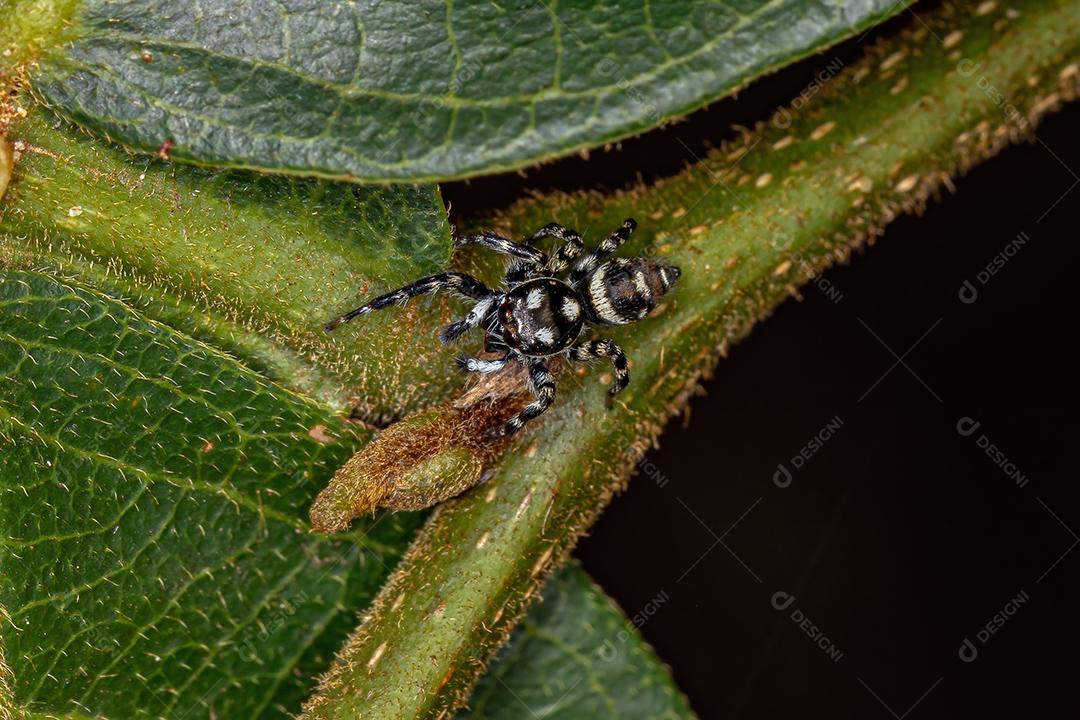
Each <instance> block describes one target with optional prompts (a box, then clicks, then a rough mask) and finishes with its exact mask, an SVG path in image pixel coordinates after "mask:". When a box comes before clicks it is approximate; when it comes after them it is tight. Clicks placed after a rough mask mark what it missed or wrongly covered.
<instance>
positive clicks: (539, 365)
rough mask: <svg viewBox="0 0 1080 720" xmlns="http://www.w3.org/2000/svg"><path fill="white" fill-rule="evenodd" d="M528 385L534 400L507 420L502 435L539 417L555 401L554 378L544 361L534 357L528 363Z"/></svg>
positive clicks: (509, 433)
mask: <svg viewBox="0 0 1080 720" xmlns="http://www.w3.org/2000/svg"><path fill="white" fill-rule="evenodd" d="M529 386H530V389H531V390H532V391H533V394H534V395H535V396H536V400H534V401H533V402H531V403H529V404H528V405H526V406H525V407H524V408H522V409H521V412H519V413H518V414H517V415H515V416H514V417H512V418H510V419H509V420H507V422H506V425H504V426H503V428H502V434H503V435H513V434H514V433H516V432H517V431H518V430H520V429H521V428H522V427H524V426H525V423H527V422H529V421H530V420H533V419H534V418H537V417H539V416H540V415H542V414H543V413H544V411H545V410H547V409H548V408H549V407H551V403H553V402H555V378H554V377H552V375H551V372H549V371H548V369H547V366H545V365H544V361H543V360H541V359H539V358H536V359H534V360H533V361H532V362H531V363H530V364H529Z"/></svg>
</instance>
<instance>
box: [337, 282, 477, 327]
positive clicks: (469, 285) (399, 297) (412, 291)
mask: <svg viewBox="0 0 1080 720" xmlns="http://www.w3.org/2000/svg"><path fill="white" fill-rule="evenodd" d="M440 290H449V291H450V292H454V293H457V294H458V295H464V296H465V297H468V298H472V299H474V300H482V299H484V298H486V297H487V296H489V295H492V294H494V293H493V291H492V290H491V289H490V288H489V287H487V286H486V285H484V283H482V282H480V281H479V280H477V279H476V278H474V277H473V276H471V275H466V274H465V273H458V272H444V273H438V274H436V275H429V276H427V277H425V278H420V279H419V280H417V281H416V282H414V283H411V284H409V285H406V286H405V287H403V288H399V289H398V290H394V291H393V292H388V293H386V294H385V295H380V296H379V297H377V298H375V299H374V300H371V301H369V302H367V303H365V304H364V305H361V306H360V307H358V308H356V309H355V310H350V311H349V312H347V313H345V314H344V315H339V316H338V317H336V318H334V319H333V320H331V321H330V322H328V323H326V326H325V329H326V331H327V332H331V331H333V330H335V329H337V328H338V327H339V326H341V325H343V324H344V323H347V322H349V321H350V320H352V319H353V318H355V317H359V316H360V315H367V314H368V313H369V312H371V311H373V310H382V309H383V308H384V307H387V306H389V305H393V304H395V303H400V302H405V301H407V300H408V299H409V298H414V297H416V296H417V295H424V294H425V293H431V292H438V291H440Z"/></svg>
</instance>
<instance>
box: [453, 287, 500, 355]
mask: <svg viewBox="0 0 1080 720" xmlns="http://www.w3.org/2000/svg"><path fill="white" fill-rule="evenodd" d="M501 297H502V295H500V294H499V293H492V294H491V295H488V296H487V297H486V298H484V299H482V300H481V301H480V302H478V303H476V304H475V305H473V308H472V310H470V311H469V314H468V315H466V316H465V317H464V318H462V319H461V320H458V321H457V322H452V323H450V324H449V325H447V326H446V327H444V328H443V329H442V332H440V333H439V341H440V342H442V344H443V345H448V344H450V343H452V342H454V341H455V340H457V339H458V338H459V337H461V336H462V335H464V334H465V333H466V332H468V331H469V330H472V329H473V328H474V327H479V326H480V324H481V323H483V322H484V318H486V317H488V316H489V315H490V314H491V312H492V311H493V310H494V309H495V304H496V303H497V302H498V301H499V298H501Z"/></svg>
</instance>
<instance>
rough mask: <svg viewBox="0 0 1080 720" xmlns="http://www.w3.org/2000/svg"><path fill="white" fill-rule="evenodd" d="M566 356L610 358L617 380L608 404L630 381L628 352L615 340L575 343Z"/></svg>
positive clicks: (573, 358)
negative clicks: (627, 360)
mask: <svg viewBox="0 0 1080 720" xmlns="http://www.w3.org/2000/svg"><path fill="white" fill-rule="evenodd" d="M566 357H568V358H570V359H571V360H575V361H577V362H588V361H589V360H595V359H596V358H602V357H606V358H610V360H611V366H612V367H613V368H614V370H615V382H614V383H613V384H612V386H611V389H609V390H608V404H610V403H611V399H612V398H614V397H615V396H616V395H618V394H619V393H620V392H622V391H623V388H625V387H626V385H627V384H628V383H629V382H630V371H629V370H628V369H627V367H626V366H627V362H626V354H625V353H624V352H623V351H622V348H620V347H619V346H618V345H616V344H615V341H614V340H590V341H589V342H584V343H581V344H580V345H574V346H572V347H571V348H570V349H569V350H567V351H566Z"/></svg>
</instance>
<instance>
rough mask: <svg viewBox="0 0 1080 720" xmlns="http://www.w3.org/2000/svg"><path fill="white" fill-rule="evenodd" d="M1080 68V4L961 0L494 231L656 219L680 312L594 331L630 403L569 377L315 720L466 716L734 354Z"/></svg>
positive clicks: (1062, 92)
mask: <svg viewBox="0 0 1080 720" xmlns="http://www.w3.org/2000/svg"><path fill="white" fill-rule="evenodd" d="M1078 56H1080V0H1057V1H1055V2H1045V1H1044V0H1016V1H1014V2H1010V3H1008V4H1007V5H1005V4H998V5H993V4H988V3H985V2H982V1H981V0H971V1H970V2H965V3H959V4H955V3H954V4H945V5H942V6H941V7H940V8H939V9H938V10H936V11H935V12H933V13H924V14H921V15H920V16H919V17H918V18H914V19H913V21H912V22H911V23H910V26H909V27H908V28H907V29H906V30H905V31H904V32H902V33H900V34H899V35H898V36H897V37H895V38H893V39H891V40H889V41H887V42H883V43H880V44H876V45H875V46H874V47H872V48H870V49H869V51H868V54H867V57H865V58H864V59H863V60H861V61H860V62H858V63H857V64H855V65H853V66H852V67H850V68H847V69H845V70H844V71H843V72H842V73H840V74H839V75H837V76H836V77H834V78H832V79H830V80H829V81H828V82H824V83H822V82H821V81H820V80H817V81H816V82H815V85H814V86H813V88H814V90H813V92H815V93H816V96H815V97H814V98H813V99H812V100H811V101H809V102H806V101H804V100H803V98H800V99H799V101H798V103H797V104H796V105H795V106H793V107H792V108H791V109H790V110H789V111H788V115H787V116H786V117H782V118H780V119H779V120H778V121H777V122H774V123H762V124H761V125H759V126H758V127H756V128H755V129H754V130H752V131H747V132H746V133H745V134H743V136H741V137H739V138H738V139H737V140H735V141H734V142H732V143H730V144H727V145H726V146H723V147H721V148H718V149H717V150H715V151H713V152H711V153H709V155H708V156H707V157H705V158H704V159H702V160H701V161H699V162H697V163H695V164H693V165H692V166H690V167H688V168H687V169H686V170H685V171H684V172H681V173H679V174H678V175H676V176H674V177H668V178H663V179H662V180H660V181H658V182H656V183H654V184H651V185H644V184H639V185H638V186H636V187H634V188H631V189H629V190H624V191H620V192H616V193H612V194H608V195H602V194H600V193H597V192H595V191H592V192H582V193H576V194H555V195H552V196H548V197H533V198H530V199H528V200H525V201H522V202H521V203H520V204H518V205H517V206H515V207H514V208H512V209H511V210H510V211H509V212H507V213H505V214H503V215H501V216H500V217H497V218H495V222H494V223H485V224H494V226H495V227H498V228H500V229H504V230H507V231H508V232H511V231H514V232H517V233H520V232H528V231H531V230H532V229H535V228H536V227H538V226H540V225H542V224H544V223H547V222H551V221H552V220H555V221H558V222H561V223H563V224H565V225H567V226H570V227H576V228H577V229H579V230H580V231H582V233H583V235H584V236H585V238H586V240H587V241H588V242H591V243H596V242H597V241H598V239H600V238H603V237H604V236H605V235H606V234H607V233H608V232H610V231H611V230H612V229H613V228H616V227H618V226H619V224H620V223H621V222H622V220H623V219H624V218H626V217H636V218H637V219H638V220H639V221H640V222H641V224H640V227H639V229H638V231H637V233H635V237H634V238H633V239H632V240H631V241H630V242H628V243H627V245H626V247H625V249H624V250H623V254H624V255H626V256H630V255H648V256H654V257H657V258H660V259H663V260H665V261H667V262H671V263H673V264H675V265H677V266H679V267H681V268H682V270H683V273H682V276H681V277H680V279H679V282H678V285H677V286H676V287H675V288H674V292H673V293H672V294H671V295H670V296H668V297H665V299H664V300H665V302H664V304H663V306H662V309H661V310H660V312H658V313H656V314H655V315H654V316H652V317H650V318H647V319H645V320H643V321H641V322H640V323H636V324H635V325H632V326H628V327H622V328H604V329H602V330H598V331H597V332H596V333H594V334H593V336H594V337H597V336H598V337H612V338H614V339H615V340H616V341H617V342H618V343H619V344H620V345H621V346H622V347H623V348H624V349H625V351H626V353H627V355H628V356H629V358H630V361H631V363H632V365H631V366H630V373H631V382H630V384H629V386H628V387H627V388H626V390H625V391H624V392H623V393H621V394H620V395H619V396H618V399H617V401H616V402H615V403H614V407H613V408H611V409H610V410H609V409H607V408H606V407H605V396H606V388H605V387H604V386H603V383H602V382H600V381H599V379H600V378H598V376H600V375H601V373H603V372H605V371H607V372H608V373H609V381H610V370H609V369H607V368H597V369H595V370H592V371H590V372H589V373H587V374H585V375H584V376H583V377H582V376H578V375H577V373H575V372H562V373H560V374H559V375H558V377H557V378H556V382H557V384H558V400H557V402H556V404H555V405H554V406H553V407H552V409H551V410H549V411H548V412H547V413H546V414H545V415H544V416H543V418H542V420H540V421H539V422H538V424H537V425H536V426H533V427H531V428H530V429H529V430H528V431H526V432H523V433H522V437H520V438H519V439H518V440H517V442H516V443H515V445H513V446H511V447H510V449H509V450H508V451H507V453H506V455H505V456H504V457H503V459H502V461H501V462H500V464H499V466H498V467H497V468H496V469H495V471H494V472H493V473H491V475H490V478H489V479H488V480H487V482H486V483H485V484H484V485H482V486H480V487H478V488H476V489H474V490H472V491H470V492H468V493H466V494H464V495H462V496H461V497H459V498H456V499H454V500H451V501H448V502H446V503H443V504H442V505H440V506H439V507H438V508H436V510H435V511H434V513H433V514H432V516H431V519H430V520H429V521H428V522H427V523H426V524H425V526H424V528H423V530H422V531H421V533H420V534H419V535H418V536H417V538H416V540H415V541H414V543H413V544H412V545H411V546H410V549H409V552H408V553H407V554H406V556H405V557H404V558H403V559H402V562H401V564H400V565H399V567H398V569H397V570H396V571H395V573H394V575H393V576H392V577H391V579H390V580H389V581H388V582H387V584H386V586H384V588H383V589H382V590H381V591H380V593H379V595H378V597H377V598H376V600H375V601H374V602H373V604H372V609H371V611H370V613H369V614H368V615H367V617H366V621H365V623H364V624H363V625H362V626H361V627H360V628H359V629H358V631H357V632H356V633H355V634H354V635H353V636H352V637H351V638H350V640H349V644H348V646H347V647H346V648H345V649H344V650H343V651H342V652H341V653H340V654H339V656H338V658H337V659H336V660H335V662H334V665H333V667H332V668H331V670H330V672H329V673H328V674H327V676H326V677H325V678H324V680H323V682H322V684H321V685H320V688H319V691H318V693H317V694H316V696H315V697H314V698H313V699H312V700H311V702H309V703H308V704H307V705H306V707H305V715H304V718H305V720H334V719H336V718H340V717H349V716H351V715H352V714H354V713H356V712H358V711H359V709H361V708H363V709H364V710H365V711H366V712H368V713H372V714H373V715H375V716H377V717H404V718H410V720H413V719H415V718H439V717H442V716H443V715H444V714H445V713H447V712H448V711H450V710H453V709H455V708H457V707H458V706H459V705H461V704H462V703H464V702H465V701H466V700H467V699H468V697H469V695H470V693H471V690H472V687H473V685H474V684H475V682H476V681H477V679H478V677H479V676H480V674H481V669H482V667H483V663H484V662H485V661H486V660H487V659H490V658H491V657H492V656H493V655H494V654H495V652H496V650H497V649H498V648H499V647H500V646H501V645H502V644H503V643H504V642H505V638H506V636H507V633H508V632H509V629H510V628H512V627H513V626H514V624H515V623H516V621H517V620H518V619H519V618H521V617H522V616H523V614H524V612H525V610H526V608H527V606H528V603H529V601H530V599H531V598H532V597H534V596H535V594H536V592H537V591H538V590H539V589H540V587H542V584H543V581H544V579H545V576H546V573H547V572H550V571H551V570H553V569H554V568H556V567H558V566H559V565H560V564H561V562H562V561H563V559H565V558H566V557H567V555H568V554H569V553H570V551H571V549H572V548H573V546H574V543H575V542H576V541H577V539H578V538H579V537H580V536H581V535H582V534H583V533H585V532H587V530H588V528H589V526H590V525H591V524H592V523H593V522H594V521H595V519H596V517H597V515H598V514H599V512H600V511H601V510H602V509H603V507H604V506H605V505H606V504H607V502H608V501H609V499H610V498H611V497H612V495H613V494H614V493H615V492H617V491H618V490H619V489H620V488H622V487H623V486H624V484H625V482H626V481H627V479H628V477H629V475H630V474H631V473H632V472H633V471H634V470H635V468H639V467H640V465H639V463H640V462H641V459H642V456H643V455H644V452H645V450H646V449H647V448H648V447H649V446H650V445H651V444H652V443H654V442H655V441H656V438H657V436H658V435H659V433H660V431H661V429H662V428H663V425H664V423H665V422H666V421H667V420H668V418H669V417H671V415H672V414H676V413H678V412H680V411H681V410H682V409H683V408H684V407H685V404H686V402H687V399H688V398H689V397H690V396H692V395H693V394H694V392H695V390H696V389H697V387H698V383H699V381H700V379H701V378H702V376H703V375H706V374H708V373H710V372H712V370H713V368H714V367H715V365H716V363H717V361H718V359H719V358H720V357H722V356H723V355H724V354H725V353H726V351H727V348H728V347H729V346H730V345H731V344H732V343H734V342H737V341H738V340H739V339H741V338H742V337H743V336H744V335H745V334H746V333H747V332H749V330H750V328H751V327H752V326H753V325H754V324H755V323H756V322H758V321H759V320H761V319H762V318H764V317H766V316H767V315H768V314H769V313H770V312H772V310H773V309H774V308H775V307H776V306H777V305H778V304H780V303H781V302H783V301H784V300H786V299H787V298H789V297H790V296H791V295H793V294H795V293H797V289H796V288H797V287H798V286H799V285H801V284H804V283H806V282H807V281H809V280H811V279H813V278H815V277H817V275H818V273H820V272H821V271H822V270H823V269H824V268H825V267H828V266H829V265H830V264H832V263H834V262H837V261H840V260H844V259H846V258H848V257H849V256H850V255H851V253H852V252H853V251H854V249H855V248H858V247H860V246H862V245H863V244H864V243H866V242H867V241H868V240H870V239H872V238H873V237H875V236H876V235H877V234H879V233H880V232H881V230H882V228H883V226H884V225H885V224H886V223H887V222H889V221H891V220H892V219H893V218H895V217H897V216H898V215H900V214H901V213H903V212H908V211H915V210H918V209H920V208H921V207H923V206H924V204H925V203H926V201H927V200H928V199H929V198H930V197H931V196H932V194H933V193H934V192H936V191H937V190H938V189H939V188H941V187H943V186H948V182H949V180H950V178H951V177H952V176H954V175H956V174H959V173H961V172H963V171H965V170H967V169H968V168H970V167H971V166H972V165H973V164H975V163H976V162H979V161H981V160H984V159H986V158H988V157H990V156H992V155H993V154H995V153H996V152H998V151H999V150H1001V149H1002V148H1004V147H1005V146H1006V145H1008V144H1009V143H1010V142H1013V141H1016V140H1018V139H1021V138H1024V137H1025V136H1026V135H1027V134H1029V133H1030V132H1031V130H1032V127H1033V126H1034V124H1035V123H1037V121H1038V120H1039V119H1040V118H1041V117H1042V116H1043V115H1045V114H1046V113H1048V112H1050V111H1052V110H1054V109H1056V108H1057V107H1059V106H1060V105H1061V103H1062V102H1063V101H1065V100H1073V99H1076V98H1077V96H1078V94H1080V66H1078V64H1077V60H1076V58H1077V57H1078ZM1063 190H1064V188H1063ZM1052 200H1053V199H1052V198H1049V199H1048V200H1047V204H1048V205H1049V204H1050V203H1051V202H1052ZM601 377H602V376H601ZM429 422H430V423H431V424H434V423H435V422H436V421H435V420H434V419H429ZM462 444H463V445H464V444H465V443H462ZM455 449H456V448H455ZM438 460H440V458H426V459H425V461H426V462H429V463H434V462H437V461H438ZM646 481H648V480H647V479H646ZM643 522H644V520H643ZM434 607H438V608H439V612H438V613H433V612H432V611H431V608H434ZM375 653H378V655H379V659H378V672H370V671H369V665H368V663H370V662H371V659H372V657H373V655H374V654H375Z"/></svg>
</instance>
